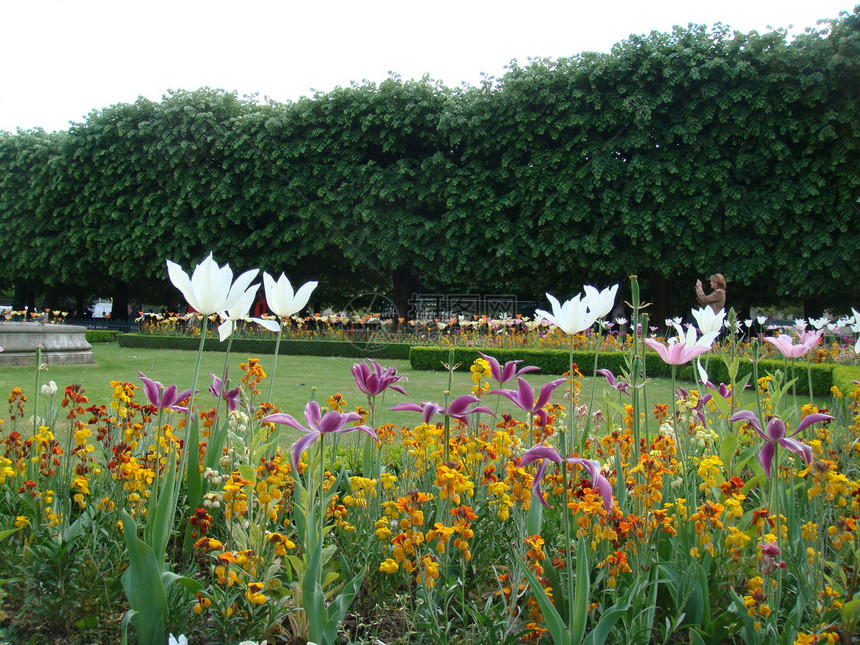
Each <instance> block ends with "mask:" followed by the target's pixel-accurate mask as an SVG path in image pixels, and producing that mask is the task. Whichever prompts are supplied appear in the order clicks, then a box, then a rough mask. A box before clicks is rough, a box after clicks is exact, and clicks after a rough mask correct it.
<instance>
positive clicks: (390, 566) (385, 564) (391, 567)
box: [379, 558, 400, 573]
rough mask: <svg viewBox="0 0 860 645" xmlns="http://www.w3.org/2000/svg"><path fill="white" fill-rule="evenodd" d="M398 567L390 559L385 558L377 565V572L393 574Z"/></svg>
mask: <svg viewBox="0 0 860 645" xmlns="http://www.w3.org/2000/svg"><path fill="white" fill-rule="evenodd" d="M398 569H400V567H399V566H398V565H397V562H395V561H394V560H393V559H392V558H386V559H385V560H383V561H382V562H380V563H379V570H380V571H381V572H382V573H395V572H396V571H397V570H398Z"/></svg>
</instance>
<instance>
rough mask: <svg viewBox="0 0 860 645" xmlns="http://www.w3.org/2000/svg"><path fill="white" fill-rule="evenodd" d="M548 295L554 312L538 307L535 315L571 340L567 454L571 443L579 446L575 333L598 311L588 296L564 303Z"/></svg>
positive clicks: (590, 322)
mask: <svg viewBox="0 0 860 645" xmlns="http://www.w3.org/2000/svg"><path fill="white" fill-rule="evenodd" d="M546 297H547V299H548V300H549V302H550V304H551V305H552V313H548V312H546V311H544V310H543V309H536V310H535V317H538V316H541V317H543V318H545V319H546V320H548V321H549V322H551V323H552V324H553V325H555V326H556V327H558V328H559V329H560V330H561V331H563V332H564V333H565V334H567V335H568V337H569V340H570V343H569V348H570V353H569V360H568V368H569V377H570V378H569V383H568V398H569V401H568V405H569V408H570V409H569V410H568V415H567V416H568V422H567V432H562V433H561V438H560V448H561V451H562V452H563V453H564V454H567V451H568V449H569V445H570V446H576V447H577V448H578V446H579V441H577V437H576V426H575V424H574V414H573V405H574V397H573V372H574V369H573V365H574V363H573V337H574V335H576V334H578V333H580V332H583V331H585V330H586V329H589V328H590V327H591V326H592V325H593V324H594V323H595V322H596V321H597V316H598V311H597V310H594V309H591V308H590V307H589V299H588V298H587V297H586V298H581V295H580V294H577V295H576V296H574V297H573V298H571V299H570V300H567V301H565V302H564V303H563V304H561V303H559V301H558V299H557V298H556V297H555V296H553V295H551V294H549V293H548V294H546ZM570 439H572V440H573V441H572V442H571V443H570V444H569V443H568V442H569V440H570Z"/></svg>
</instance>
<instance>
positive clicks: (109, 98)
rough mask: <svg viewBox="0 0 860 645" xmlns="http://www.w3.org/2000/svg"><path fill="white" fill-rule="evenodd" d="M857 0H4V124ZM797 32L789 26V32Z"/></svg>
mask: <svg viewBox="0 0 860 645" xmlns="http://www.w3.org/2000/svg"><path fill="white" fill-rule="evenodd" d="M856 1H857V0H651V2H647V1H643V0H603V1H600V0H568V1H567V2H563V1H561V0H518V1H513V0H494V1H486V0H457V1H452V0H413V1H409V0H351V1H344V0H329V1H322V0H302V1H300V2H297V1H294V0H280V1H277V0H242V1H240V0H232V1H230V2H225V1H223V0H205V1H203V0H167V1H165V0H148V1H140V0H138V1H131V0H0V24H2V26H3V36H2V38H0V130H9V131H13V132H14V131H15V129H16V128H17V127H21V128H32V127H42V128H44V129H46V130H48V131H52V130H59V129H65V128H67V127H68V125H69V122H70V121H75V122H81V121H83V120H84V118H85V116H86V114H87V113H88V112H90V110H92V109H94V108H97V109H100V108H103V107H107V106H109V105H113V104H115V103H131V102H134V100H135V99H136V98H137V97H138V96H145V97H147V98H149V99H152V100H160V99H161V97H162V96H163V95H164V94H165V93H166V91H167V90H168V89H185V90H194V89H197V88H199V87H202V86H209V87H212V88H222V89H225V90H237V91H238V93H239V94H240V95H243V94H252V93H259V94H260V95H261V96H269V97H271V98H273V99H276V100H279V101H287V100H295V99H297V98H299V97H300V96H311V95H312V94H313V90H320V91H323V92H328V91H329V90H331V89H333V88H335V87H336V86H338V85H342V86H347V85H349V84H350V83H351V82H352V81H356V82H361V81H362V80H364V79H367V80H370V81H374V82H379V81H381V80H384V79H385V78H386V77H387V75H388V72H389V71H393V72H396V73H398V74H400V75H401V76H402V77H403V78H420V77H422V76H423V75H424V74H429V75H430V77H431V78H433V79H437V80H440V81H442V82H444V83H445V84H446V85H448V86H450V87H455V86H457V85H459V84H461V83H463V82H466V83H468V84H471V85H475V84H477V83H478V82H480V80H481V74H482V73H485V74H488V75H490V76H496V77H498V76H501V75H502V74H503V73H504V67H505V65H507V64H508V63H509V62H510V61H511V60H512V59H517V60H518V62H519V63H520V64H525V63H526V62H527V60H528V58H529V57H533V58H534V57H538V58H559V57H563V56H570V55H573V54H576V53H579V52H582V51H609V50H610V49H611V47H612V45H613V44H614V43H616V42H619V41H621V40H624V39H625V38H627V37H628V36H629V35H630V34H633V33H635V34H641V33H648V32H650V31H652V30H657V31H669V30H671V28H672V26H673V25H676V24H680V25H685V26H686V25H687V24H688V23H690V22H694V23H699V24H707V25H712V24H713V23H715V22H722V23H723V24H726V25H729V26H730V27H732V28H733V29H736V30H738V31H742V32H749V31H751V30H757V31H760V32H762V31H765V30H767V28H768V26H773V27H785V28H789V31H790V32H791V33H798V32H802V31H803V29H804V27H807V26H815V23H816V21H817V20H818V19H821V18H836V17H838V15H839V12H840V11H841V10H845V11H851V10H853V6H854V4H855V2H856ZM792 27H793V28H792Z"/></svg>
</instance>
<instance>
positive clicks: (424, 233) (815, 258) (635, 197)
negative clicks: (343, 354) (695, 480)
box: [0, 7, 860, 316]
mask: <svg viewBox="0 0 860 645" xmlns="http://www.w3.org/2000/svg"><path fill="white" fill-rule="evenodd" d="M858 108H860V7H858V8H857V9H855V11H854V13H853V14H843V15H842V16H841V17H840V18H839V19H836V20H831V21H828V22H827V23H826V24H825V26H824V27H823V28H821V29H820V30H817V31H811V32H808V33H807V34H805V35H803V36H800V37H797V38H796V39H794V40H793V41H791V42H788V40H787V38H786V35H785V34H784V33H782V32H771V33H765V34H758V33H755V32H753V33H750V34H740V33H736V32H731V31H730V30H729V29H728V28H725V27H721V26H717V27H714V28H713V29H711V30H708V29H706V28H705V27H702V26H690V27H688V28H676V29H675V30H674V31H673V32H672V33H656V32H654V33H651V34H650V35H648V36H631V37H630V39H628V40H626V41H624V42H622V43H620V44H618V45H616V46H615V47H614V48H613V50H612V52H611V53H609V54H597V53H583V54H580V55H577V56H574V57H572V58H568V59H559V60H535V61H530V62H529V64H527V65H525V66H520V65H518V64H516V63H512V64H511V66H510V67H509V69H508V71H507V73H506V74H505V75H504V76H503V77H502V78H500V79H497V80H494V79H488V80H487V81H486V82H485V83H484V84H483V85H481V86H480V87H470V88H459V89H450V88H446V87H444V86H441V85H439V84H437V83H434V82H432V81H430V80H428V79H422V80H420V81H414V80H408V81H405V80H402V79H400V78H398V77H391V78H389V79H388V80H386V81H384V82H382V83H380V84H379V85H378V86H377V85H374V84H370V83H365V84H362V85H354V86H351V87H347V88H337V89H335V90H333V91H331V92H329V93H325V94H323V93H320V94H317V95H316V96H314V97H313V98H309V99H301V100H299V101H297V102H294V103H287V104H279V103H273V102H264V103H260V102H258V101H256V100H254V98H253V97H252V98H239V97H237V96H236V95H235V93H229V92H223V91H220V90H217V91H215V90H210V89H200V90H197V91H193V92H184V91H182V92H174V93H172V94H170V95H169V96H166V97H164V99H163V100H162V101H161V102H153V101H149V100H146V99H144V98H140V99H139V100H138V101H137V102H135V103H134V104H119V105H114V106H111V107H108V108H105V109H102V110H95V111H93V112H91V113H90V114H89V115H88V117H87V119H86V120H85V122H83V123H79V124H74V125H72V126H71V127H70V129H69V130H68V131H62V132H55V133H46V132H44V131H42V130H28V131H22V130H19V131H18V132H16V133H9V132H0V224H2V230H3V231H4V235H3V244H2V245H0V263H2V266H3V267H4V273H5V275H6V276H7V278H8V279H9V280H10V282H11V283H14V284H15V285H16V294H17V295H16V299H17V300H18V302H19V304H20V303H21V301H22V300H23V299H24V298H25V294H30V298H31V299H32V297H33V294H35V293H38V292H40V291H44V292H45V293H46V297H47V300H46V302H47V304H49V305H50V304H51V303H52V302H54V301H55V300H56V298H57V297H58V294H61V293H68V294H74V295H75V296H76V298H77V299H78V302H83V300H84V299H85V298H87V297H88V296H90V295H91V294H96V293H99V294H105V293H106V292H107V291H108V290H110V291H111V292H112V293H113V295H114V303H115V305H116V306H117V308H118V309H123V308H124V305H125V304H126V303H127V299H128V298H129V297H132V298H134V299H135V300H138V301H141V300H144V301H151V302H167V301H169V300H168V299H173V298H175V293H173V291H171V289H170V286H169V283H168V281H167V280H166V273H165V268H164V260H165V259H166V258H170V259H172V260H174V261H177V262H179V263H181V264H183V265H185V266H190V265H191V264H193V263H194V262H197V261H199V260H200V259H201V258H202V257H203V256H204V255H205V254H206V253H208V252H209V251H210V250H212V251H214V252H215V256H216V258H217V259H218V260H219V261H220V262H225V261H228V262H230V264H231V266H234V267H235V268H237V269H244V268H247V267H250V266H259V267H261V268H262V269H264V270H267V271H269V272H270V273H276V272H280V271H282V270H283V271H285V272H286V273H287V275H289V276H290V278H291V279H292V280H293V281H294V282H295V281H298V282H301V281H304V280H307V279H319V280H320V281H321V282H322V283H323V285H324V286H323V287H322V288H320V289H318V290H317V293H318V294H319V295H318V296H317V297H318V298H322V299H323V300H321V301H319V302H317V303H316V304H317V305H329V304H330V305H333V306H336V307H337V306H338V305H339V304H340V303H341V302H343V301H345V300H346V299H348V298H349V296H350V294H354V293H360V292H362V291H369V290H375V291H382V292H383V293H390V294H392V296H393V297H394V299H395V302H396V303H397V305H398V309H399V310H400V311H401V313H405V312H406V310H407V309H408V304H407V303H408V300H409V297H410V294H412V293H414V292H416V291H418V290H424V291H431V292H457V293H515V294H519V295H521V296H525V297H526V298H532V299H537V300H539V301H541V302H542V301H543V296H542V293H543V292H544V291H545V290H548V291H551V292H553V293H556V294H559V295H562V296H565V295H569V294H570V293H572V292H574V291H577V290H578V289H579V288H580V286H581V285H582V284H583V283H594V284H597V285H601V286H602V285H606V284H609V283H613V282H621V283H622V284H624V283H626V281H627V276H629V275H630V274H633V273H636V274H638V275H639V277H640V280H642V281H644V282H645V283H646V288H647V289H648V291H646V292H645V293H648V294H649V296H650V297H653V298H654V299H655V300H656V303H655V312H654V313H655V315H657V316H663V315H667V314H669V313H674V311H676V310H677V311H684V310H686V309H687V308H688V307H689V306H690V304H691V302H692V285H693V283H694V281H695V279H696V278H697V277H702V278H707V276H708V275H709V274H710V273H713V272H722V273H724V274H725V275H726V277H727V278H728V280H729V304H731V305H734V306H735V307H736V308H743V307H744V306H746V305H749V304H756V305H768V304H776V303H779V302H783V301H785V300H786V299H790V300H792V301H794V302H797V303H799V302H803V303H804V304H805V306H806V307H807V309H808V310H809V312H810V313H812V312H814V311H817V310H820V309H821V308H822V307H823V306H832V307H836V308H845V307H847V306H848V305H850V304H854V305H855V306H856V305H857V303H858V302H860V298H858V296H860V274H858V272H857V271H856V270H855V265H854V262H853V260H854V259H855V256H856V249H857V248H860V237H858V227H857V221H858V215H860V204H858V198H860V172H858V168H860V136H858V135H860V109H858Z"/></svg>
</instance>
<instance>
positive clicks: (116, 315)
mask: <svg viewBox="0 0 860 645" xmlns="http://www.w3.org/2000/svg"><path fill="white" fill-rule="evenodd" d="M110 317H111V320H128V282H123V281H122V280H119V281H117V283H116V284H115V285H114V288H113V306H112V307H111V310H110Z"/></svg>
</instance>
